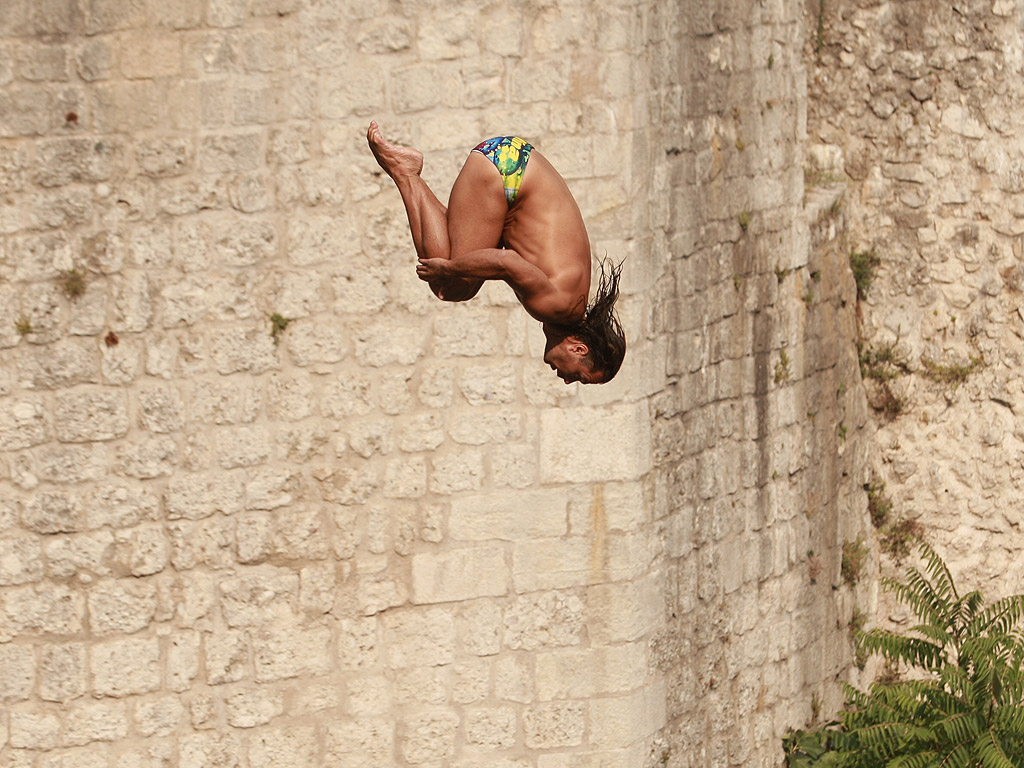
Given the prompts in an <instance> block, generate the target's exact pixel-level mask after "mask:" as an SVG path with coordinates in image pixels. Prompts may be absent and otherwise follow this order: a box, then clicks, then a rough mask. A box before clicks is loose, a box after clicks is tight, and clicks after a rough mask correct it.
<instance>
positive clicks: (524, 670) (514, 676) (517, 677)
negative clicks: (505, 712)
mask: <svg viewBox="0 0 1024 768" xmlns="http://www.w3.org/2000/svg"><path fill="white" fill-rule="evenodd" d="M527 658H528V657H527V655H525V654H516V655H508V654H506V655H503V656H501V657H499V658H498V659H497V660H496V661H495V664H494V695H495V696H496V697H497V698H498V699H500V700H502V701H515V702H519V703H520V704H528V703H530V702H532V701H533V700H534V693H533V691H534V686H533V672H532V667H531V665H530V664H529V662H528V661H527Z"/></svg>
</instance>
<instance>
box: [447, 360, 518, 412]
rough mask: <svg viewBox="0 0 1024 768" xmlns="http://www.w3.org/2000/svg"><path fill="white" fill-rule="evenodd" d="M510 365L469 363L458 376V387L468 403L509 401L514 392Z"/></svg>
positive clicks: (514, 374)
mask: <svg viewBox="0 0 1024 768" xmlns="http://www.w3.org/2000/svg"><path fill="white" fill-rule="evenodd" d="M516 378H517V377H516V369H515V367H514V366H512V365H508V364H503V365H471V366H467V367H466V368H465V369H464V370H463V371H462V373H461V374H460V376H459V389H460V391H461V392H462V394H463V396H464V397H465V398H466V400H467V401H468V402H469V404H470V405H484V404H488V403H510V402H512V401H513V399H514V398H515V394H516Z"/></svg>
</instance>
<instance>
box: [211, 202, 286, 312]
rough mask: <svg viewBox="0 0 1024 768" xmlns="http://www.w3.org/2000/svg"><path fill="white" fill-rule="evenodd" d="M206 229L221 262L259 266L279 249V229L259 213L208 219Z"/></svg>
mask: <svg viewBox="0 0 1024 768" xmlns="http://www.w3.org/2000/svg"><path fill="white" fill-rule="evenodd" d="M202 231H203V240H204V241H205V242H206V243H207V244H208V247H209V246H212V254H211V255H213V256H214V258H216V260H217V264H219V265H223V266H228V267H247V266H257V265H259V264H262V263H263V262H265V261H267V260H269V259H272V258H273V257H274V256H275V255H276V253H277V231H276V230H275V229H274V226H273V225H272V224H271V223H270V222H268V221H265V220H263V219H261V218H259V217H254V216H244V217H243V216H229V215H226V214H225V215H221V216H217V217H214V218H210V219H205V220H204V221H203V230H202ZM274 311H277V310H276V309H275V310H274Z"/></svg>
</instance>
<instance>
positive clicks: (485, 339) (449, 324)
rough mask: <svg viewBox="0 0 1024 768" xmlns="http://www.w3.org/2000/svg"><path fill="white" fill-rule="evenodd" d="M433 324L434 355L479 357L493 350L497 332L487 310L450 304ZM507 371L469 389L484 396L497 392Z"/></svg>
mask: <svg viewBox="0 0 1024 768" xmlns="http://www.w3.org/2000/svg"><path fill="white" fill-rule="evenodd" d="M451 309H452V310H453V311H450V312H446V313H445V314H444V315H443V316H441V317H439V318H438V319H437V320H436V321H435V323H434V337H433V338H434V353H435V354H436V355H437V356H438V357H479V356H481V355H493V354H495V353H497V351H498V346H499V341H498V340H499V334H498V329H497V327H496V324H495V317H494V315H493V314H492V313H491V312H490V311H486V310H480V309H473V308H468V306H466V307H461V306H460V307H452V308H451ZM506 375H507V374H499V377H500V378H498V379H497V380H492V381H489V382H486V383H481V384H479V385H477V386H479V387H481V388H482V390H480V389H473V390H471V391H472V392H473V396H474V397H476V396H478V395H479V396H481V397H483V398H484V399H486V398H487V394H488V393H490V392H491V391H492V390H497V391H495V392H494V393H493V395H492V397H498V396H504V395H503V394H501V393H502V392H503V391H504V389H505V387H506V385H507V379H506V378H505V376H506Z"/></svg>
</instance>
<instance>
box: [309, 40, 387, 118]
mask: <svg viewBox="0 0 1024 768" xmlns="http://www.w3.org/2000/svg"><path fill="white" fill-rule="evenodd" d="M347 50H348V49H347V47H346V51H347ZM352 74H353V76H352V77H329V78H327V77H325V78H323V80H322V85H321V88H322V91H323V96H322V97H321V99H320V102H319V106H320V113H321V116H322V117H324V118H327V119H328V120H336V119H341V118H347V117H349V116H350V115H373V114H377V113H378V112H380V111H381V110H383V109H384V107H385V98H386V96H385V95H386V93H387V80H386V76H385V73H384V71H383V70H382V69H381V68H380V67H379V66H376V65H373V64H368V65H366V66H361V67H359V68H358V71H355V72H353V73H352Z"/></svg>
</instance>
